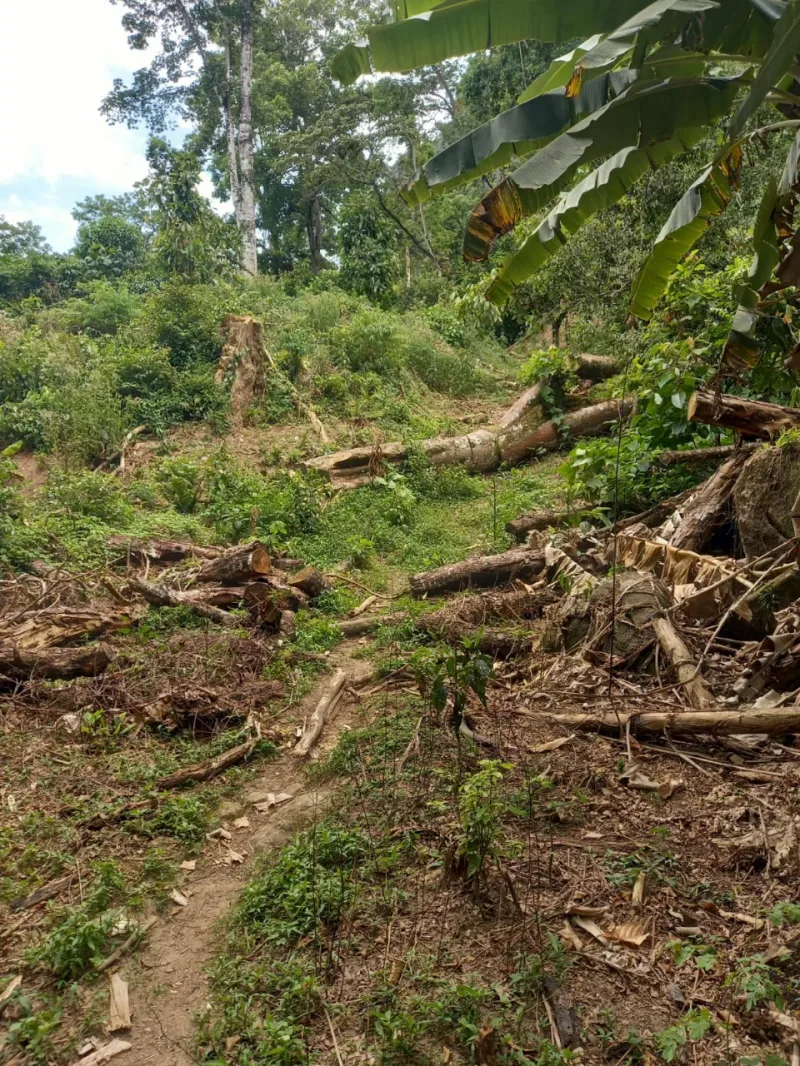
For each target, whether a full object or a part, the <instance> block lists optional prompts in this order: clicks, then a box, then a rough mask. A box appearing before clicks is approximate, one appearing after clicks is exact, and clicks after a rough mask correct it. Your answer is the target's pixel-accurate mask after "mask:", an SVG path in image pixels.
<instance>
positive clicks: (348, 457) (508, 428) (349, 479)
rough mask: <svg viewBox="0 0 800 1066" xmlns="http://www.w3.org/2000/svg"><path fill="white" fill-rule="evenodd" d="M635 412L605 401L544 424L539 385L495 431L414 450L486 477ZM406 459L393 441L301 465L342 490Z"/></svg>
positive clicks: (435, 439)
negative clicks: (565, 439) (563, 441)
mask: <svg viewBox="0 0 800 1066" xmlns="http://www.w3.org/2000/svg"><path fill="white" fill-rule="evenodd" d="M631 409H632V400H625V401H622V402H619V401H617V400H604V401H603V402H602V403H598V404H594V405H593V406H591V407H583V408H580V409H579V410H577V411H571V412H570V413H569V414H566V415H565V416H564V417H563V418H562V419H561V420H560V421H559V422H556V421H553V420H550V421H545V418H546V411H545V408H544V404H543V402H542V399H541V385H539V384H537V385H534V386H532V387H531V388H530V389H528V390H527V391H526V392H524V393H523V394H522V396H520V397H519V399H518V400H517V401H516V402H515V403H514V404H513V405H512V406H511V407H510V408H509V409H508V411H506V412H505V414H504V415H503V416H502V417H501V418H500V420H499V421H498V422H497V423H496V425H495V426H494V427H486V428H483V429H476V430H473V431H472V432H471V433H465V434H463V435H462V436H459V437H432V438H430V439H429V440H424V441H419V442H418V443H417V444H416V445H415V448H417V449H421V450H422V451H423V452H424V454H425V455H426V457H427V459H428V461H429V462H430V463H431V464H432V465H433V466H463V467H465V468H466V469H467V470H469V471H471V472H473V473H485V472H487V471H489V470H494V469H495V468H496V467H498V466H499V465H500V464H501V463H519V462H522V461H523V460H525V459H527V458H529V457H530V456H531V455H532V454H533V453H535V452H537V451H538V450H539V449H545V450H553V449H555V448H557V447H558V446H559V444H560V443H561V441H562V439H563V438H564V435H567V436H569V437H587V436H597V435H599V434H600V433H603V432H604V431H605V429H606V428H607V427H608V426H609V424H610V423H612V422H615V421H617V419H619V418H621V417H625V416H626V415H627V414H628V413H629V412H630V410H631ZM408 456H409V449H408V447H407V446H406V445H404V444H402V443H400V442H399V441H392V442H389V443H387V444H375V445H373V446H371V447H370V446H367V447H361V448H348V449H347V450H346V451H341V452H333V453H331V454H329V455H321V456H318V457H317V458H315V459H309V460H307V461H306V462H305V463H304V464H303V465H304V467H305V468H306V469H313V470H319V471H320V472H321V473H323V474H327V475H328V477H330V478H331V480H332V481H334V483H335V484H337V485H340V486H341V487H343V488H344V487H348V488H350V487H356V486H357V485H361V484H365V483H366V481H364V480H363V479H366V478H371V477H374V476H375V475H377V474H379V473H380V472H381V471H382V470H383V469H384V467H385V466H386V464H391V465H396V464H399V463H403V462H405V461H406V460H407V459H408ZM340 479H341V480H340Z"/></svg>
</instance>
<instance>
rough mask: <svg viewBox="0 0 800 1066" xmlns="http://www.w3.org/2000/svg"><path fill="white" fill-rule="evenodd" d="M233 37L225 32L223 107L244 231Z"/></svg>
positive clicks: (233, 191)
mask: <svg viewBox="0 0 800 1066" xmlns="http://www.w3.org/2000/svg"><path fill="white" fill-rule="evenodd" d="M232 85H233V79H232V77H231V37H230V32H226V34H225V94H224V96H223V109H224V112H225V139H226V142H227V145H228V180H229V182H230V186H231V201H232V203H233V213H234V216H235V218H236V224H237V226H239V231H240V232H242V229H243V226H242V187H241V184H240V182H239V159H238V154H237V149H236V131H235V129H234V122H233V108H232V105H231V86H232Z"/></svg>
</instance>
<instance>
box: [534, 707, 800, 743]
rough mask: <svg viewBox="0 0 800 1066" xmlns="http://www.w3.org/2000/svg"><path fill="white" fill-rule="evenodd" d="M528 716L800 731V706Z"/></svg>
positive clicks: (654, 727) (576, 725)
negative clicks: (765, 709)
mask: <svg viewBox="0 0 800 1066" xmlns="http://www.w3.org/2000/svg"><path fill="white" fill-rule="evenodd" d="M516 713H519V714H523V713H524V714H525V715H526V717H531V718H539V719H541V720H543V721H548V722H553V723H555V724H558V725H561V726H567V727H568V728H570V729H585V730H599V731H601V732H612V733H619V731H620V728H622V729H625V727H626V725H627V724H628V722H629V721H630V724H631V730H632V731H633V732H640V733H663V732H668V733H672V734H674V735H676V736H687V735H688V736H691V735H694V734H696V733H710V734H712V735H713V736H731V735H733V734H735V733H769V734H771V735H773V736H774V735H780V734H782V733H786V734H789V733H797V732H800V709H797V708H790V709H788V710H781V709H776V710H769V711H761V710H758V711H757V710H747V709H745V710H738V711H684V710H677V711H674V712H672V711H647V712H645V713H644V714H637V713H635V712H628V711H620V713H619V715H616V714H613V713H609V712H605V713H603V714H548V713H542V714H534V713H533V712H532V711H525V712H522V711H519V712H516Z"/></svg>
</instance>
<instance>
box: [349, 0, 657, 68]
mask: <svg viewBox="0 0 800 1066" xmlns="http://www.w3.org/2000/svg"><path fill="white" fill-rule="evenodd" d="M428 6H429V7H430V5H428ZM640 7H641V0H591V2H590V0H583V2H581V3H572V4H559V3H554V2H553V0H515V2H510V0H461V2H460V3H448V4H442V5H441V6H439V7H437V8H434V9H433V10H427V11H424V12H419V13H418V14H416V15H414V16H413V17H412V18H408V19H405V20H404V21H403V22H396V23H391V24H389V25H375V26H370V27H369V28H368V29H367V40H368V44H367V45H352V44H351V45H348V46H347V47H346V48H345V49H344V50H343V51H342V52H339V53H338V55H336V56H334V58H333V61H332V63H331V69H332V71H333V74H334V76H335V77H336V78H337V79H339V81H341V82H343V83H344V84H345V85H349V84H350V83H351V82H353V81H355V79H356V78H357V77H358V76H359V75H360V74H365V73H367V72H368V71H369V69H370V64H369V60H370V56H371V58H372V67H373V69H374V70H376V71H405V70H415V69H416V68H417V67H424V66H427V65H428V64H431V63H441V62H442V60H445V59H452V58H453V57H454V56H463V55H469V53H470V52H481V51H483V50H484V49H486V48H497V47H499V46H500V45H503V44H515V43H516V42H517V41H527V40H537V41H545V42H547V41H569V40H572V39H573V38H575V37H585V36H587V34H588V35H591V34H596V33H608V32H609V31H610V30H613V29H614V27H615V26H617V25H619V20H620V18H623V19H627V18H631V17H632V16H633V15H635V14H636V12H637V11H638V10H639V9H640ZM356 53H357V54H356Z"/></svg>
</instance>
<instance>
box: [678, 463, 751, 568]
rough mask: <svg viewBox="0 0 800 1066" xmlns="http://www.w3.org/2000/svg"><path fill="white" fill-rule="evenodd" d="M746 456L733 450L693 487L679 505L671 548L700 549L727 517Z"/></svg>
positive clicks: (697, 550)
mask: <svg viewBox="0 0 800 1066" xmlns="http://www.w3.org/2000/svg"><path fill="white" fill-rule="evenodd" d="M747 458H748V455H747V453H746V452H737V453H736V454H735V455H733V456H732V457H731V458H730V459H728V461H727V462H725V463H723V464H722V466H721V467H720V468H719V470H717V471H716V472H715V473H714V474H712V475H711V477H710V478H709V479H708V480H707V481H704V482H703V483H702V485H700V486H698V488H696V489H695V491H694V493H693V494H692V495H691V497H690V498H689V500H688V501H687V503H686V504H685V506H684V508H683V516H682V518H681V521H680V524H679V525H678V528H677V529H676V530H675V532H674V533H673V534H672V536H671V537H670V544H671V545H672V546H673V547H674V548H678V549H683V550H686V551H696V552H699V551H702V550H703V548H704V547H705V545H706V544H707V543H708V541H709V540H710V538H711V536H712V534H713V533H714V530H715V529H717V528H718V527H719V526H720V525H722V523H723V522H724V521H725V519H726V518H728V517H729V513H730V506H729V504H730V498H731V493H732V492H733V490H734V487H735V485H736V479H737V478H738V477H739V474H740V473H741V471H742V468H743V466H744V464H745V463H746V461H747Z"/></svg>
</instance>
